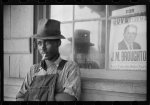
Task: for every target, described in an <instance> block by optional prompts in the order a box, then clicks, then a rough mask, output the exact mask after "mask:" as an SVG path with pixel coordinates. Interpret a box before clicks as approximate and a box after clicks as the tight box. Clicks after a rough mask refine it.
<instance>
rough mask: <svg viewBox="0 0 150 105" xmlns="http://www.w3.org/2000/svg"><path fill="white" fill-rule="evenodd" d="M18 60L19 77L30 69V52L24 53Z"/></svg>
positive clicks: (31, 59)
mask: <svg viewBox="0 0 150 105" xmlns="http://www.w3.org/2000/svg"><path fill="white" fill-rule="evenodd" d="M20 59H21V62H20V72H19V73H20V74H19V75H20V78H24V77H25V76H26V74H27V72H29V71H30V67H31V66H32V65H33V55H32V54H24V55H22V56H21V58H20Z"/></svg>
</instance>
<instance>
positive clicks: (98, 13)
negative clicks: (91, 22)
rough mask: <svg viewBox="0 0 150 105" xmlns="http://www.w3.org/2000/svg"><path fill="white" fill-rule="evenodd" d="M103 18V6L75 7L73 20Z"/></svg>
mask: <svg viewBox="0 0 150 105" xmlns="http://www.w3.org/2000/svg"><path fill="white" fill-rule="evenodd" d="M104 16H105V6H104V5H76V6H75V19H92V18H101V17H104Z"/></svg>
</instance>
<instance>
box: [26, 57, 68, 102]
mask: <svg viewBox="0 0 150 105" xmlns="http://www.w3.org/2000/svg"><path fill="white" fill-rule="evenodd" d="M65 63H66V60H61V62H60V63H59V66H58V68H57V70H62V69H63V67H64V65H65ZM41 67H42V66H41ZM38 70H39V69H37V70H35V72H38ZM44 70H46V69H44ZM57 78H58V73H57V74H47V75H40V76H39V75H38V76H35V77H34V78H33V81H32V83H31V85H30V88H29V89H28V90H27V92H26V94H25V97H24V100H25V101H55V86H56V82H57Z"/></svg>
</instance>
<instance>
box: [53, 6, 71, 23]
mask: <svg viewBox="0 0 150 105" xmlns="http://www.w3.org/2000/svg"><path fill="white" fill-rule="evenodd" d="M51 19H56V20H59V21H69V20H72V19H73V6H72V5H52V6H51Z"/></svg>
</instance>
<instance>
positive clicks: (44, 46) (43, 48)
mask: <svg viewBox="0 0 150 105" xmlns="http://www.w3.org/2000/svg"><path fill="white" fill-rule="evenodd" d="M45 49H46V44H45V42H43V43H42V50H45Z"/></svg>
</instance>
